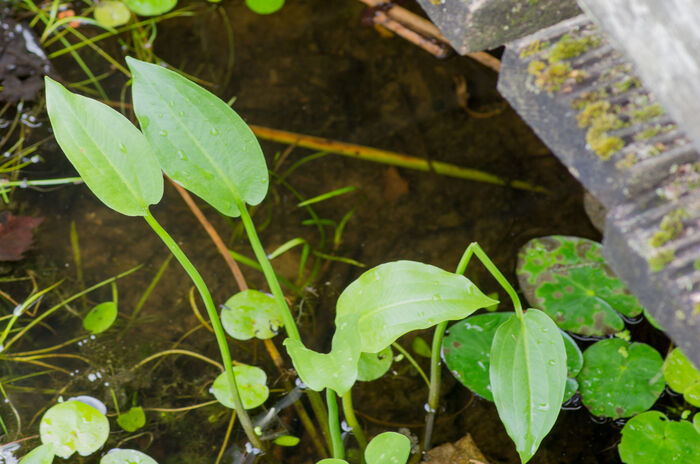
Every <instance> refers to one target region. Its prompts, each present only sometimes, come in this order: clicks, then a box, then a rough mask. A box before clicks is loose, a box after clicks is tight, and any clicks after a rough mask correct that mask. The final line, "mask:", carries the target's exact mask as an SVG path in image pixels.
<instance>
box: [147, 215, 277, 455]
mask: <svg viewBox="0 0 700 464" xmlns="http://www.w3.org/2000/svg"><path fill="white" fill-rule="evenodd" d="M144 219H146V222H147V223H148V225H149V226H151V228H152V229H153V230H154V231H155V233H156V234H158V237H160V239H161V240H162V241H163V243H165V245H166V246H167V247H168V249H169V250H170V252H171V253H172V254H173V255H174V256H175V258H176V259H177V260H178V262H179V263H180V264H181V265H182V267H183V268H184V269H185V272H187V275H189V276H190V279H192V282H193V283H194V285H195V286H196V287H197V290H198V291H199V294H200V296H201V297H202V300H203V301H204V306H205V307H206V309H207V313H208V314H209V319H210V320H211V325H212V327H213V329H214V335H215V336H216V343H217V344H218V345H219V351H220V352H221V360H222V361H223V364H224V369H225V372H226V379H227V380H228V384H229V388H230V389H231V394H232V395H231V396H232V398H233V404H234V406H235V410H236V413H237V416H238V419H239V421H240V422H241V425H242V426H243V430H245V433H246V436H247V437H248V440H250V442H251V444H252V445H253V446H254V447H256V448H258V449H262V448H263V446H262V442H261V441H260V438H259V437H258V436H257V435H256V434H255V431H254V430H253V424H252V422H251V421H250V416H248V413H247V412H246V410H245V409H244V408H243V403H242V402H241V397H240V395H239V393H238V387H237V385H236V377H235V376H234V375H233V362H232V360H231V353H230V352H229V349H228V343H227V342H226V334H225V333H224V328H223V327H222V326H221V320H219V315H218V313H217V312H216V307H215V306H214V301H213V300H212V298H211V294H210V293H209V289H208V288H207V286H206V284H205V283H204V280H203V279H202V276H201V275H199V272H198V271H197V269H195V267H194V266H193V265H192V263H191V262H190V260H189V259H188V258H187V256H185V253H183V251H182V250H181V249H180V247H179V246H178V244H177V243H175V240H173V239H172V237H171V236H170V235H169V234H168V233H167V232H166V231H165V229H163V227H161V225H160V224H158V222H157V221H156V219H155V218H154V217H153V216H152V215H151V213H150V211H148V212H147V214H146V216H144Z"/></svg>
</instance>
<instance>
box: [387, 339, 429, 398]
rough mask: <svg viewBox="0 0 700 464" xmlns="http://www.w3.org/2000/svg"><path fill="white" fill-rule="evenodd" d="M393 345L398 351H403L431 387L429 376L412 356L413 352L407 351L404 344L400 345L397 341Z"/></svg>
mask: <svg viewBox="0 0 700 464" xmlns="http://www.w3.org/2000/svg"><path fill="white" fill-rule="evenodd" d="M391 346H393V347H394V349H395V350H396V351H398V352H399V353H401V354H402V355H403V356H404V357H405V358H406V360H407V361H408V362H409V363H410V364H411V366H413V368H414V369H415V370H417V371H418V375H420V376H421V378H422V379H423V380H425V384H426V385H427V386H428V388H430V380H428V376H427V375H425V372H424V371H423V369H421V367H420V365H419V364H418V361H416V359H415V358H414V357H413V356H411V353H409V352H408V351H406V350H405V349H404V347H403V346H401V345H399V344H398V343H396V342H394V343H392V344H391ZM431 359H432V358H431Z"/></svg>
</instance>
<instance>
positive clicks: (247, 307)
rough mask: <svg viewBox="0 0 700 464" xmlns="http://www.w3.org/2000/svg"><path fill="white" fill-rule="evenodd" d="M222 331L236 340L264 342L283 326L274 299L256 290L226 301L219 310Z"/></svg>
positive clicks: (240, 293)
mask: <svg viewBox="0 0 700 464" xmlns="http://www.w3.org/2000/svg"><path fill="white" fill-rule="evenodd" d="M221 323H222V324H223V326H224V330H226V333H228V334H229V335H230V336H232V337H233V338H235V339H237V340H250V339H251V338H253V337H256V338H259V339H261V340H265V339H267V338H272V337H274V336H275V335H276V334H277V330H278V329H279V328H280V327H282V326H283V322H282V317H281V315H280V314H279V308H278V306H277V303H275V299H274V298H273V297H271V296H270V295H266V294H264V293H262V292H259V291H257V290H244V291H242V292H239V293H236V294H235V295H233V296H232V297H231V298H229V299H228V300H226V303H224V308H223V309H222V310H221Z"/></svg>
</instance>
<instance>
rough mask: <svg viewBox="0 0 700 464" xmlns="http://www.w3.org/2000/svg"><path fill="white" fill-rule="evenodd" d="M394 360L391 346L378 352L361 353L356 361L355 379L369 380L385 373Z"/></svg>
mask: <svg viewBox="0 0 700 464" xmlns="http://www.w3.org/2000/svg"><path fill="white" fill-rule="evenodd" d="M392 362H394V353H393V352H392V351H391V346H387V347H386V348H384V349H383V350H382V351H380V352H379V353H362V354H361V355H360V361H359V362H358V363H357V380H360V381H362V382H371V381H372V380H376V379H378V378H379V377H381V376H383V375H384V374H386V372H387V371H388V370H389V369H390V368H391V363H392Z"/></svg>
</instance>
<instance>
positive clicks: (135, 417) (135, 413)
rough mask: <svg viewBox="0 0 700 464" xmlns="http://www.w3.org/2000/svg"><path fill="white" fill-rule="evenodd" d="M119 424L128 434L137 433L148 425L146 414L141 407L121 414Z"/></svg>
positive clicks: (118, 418) (118, 419)
mask: <svg viewBox="0 0 700 464" xmlns="http://www.w3.org/2000/svg"><path fill="white" fill-rule="evenodd" d="M117 424H119V427H121V428H123V429H124V430H126V431H127V432H135V431H137V430H138V429H140V428H141V427H143V426H144V425H146V414H145V413H144V412H143V408H142V407H141V406H136V407H133V408H131V409H129V410H128V411H127V412H125V413H122V414H119V417H117Z"/></svg>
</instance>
